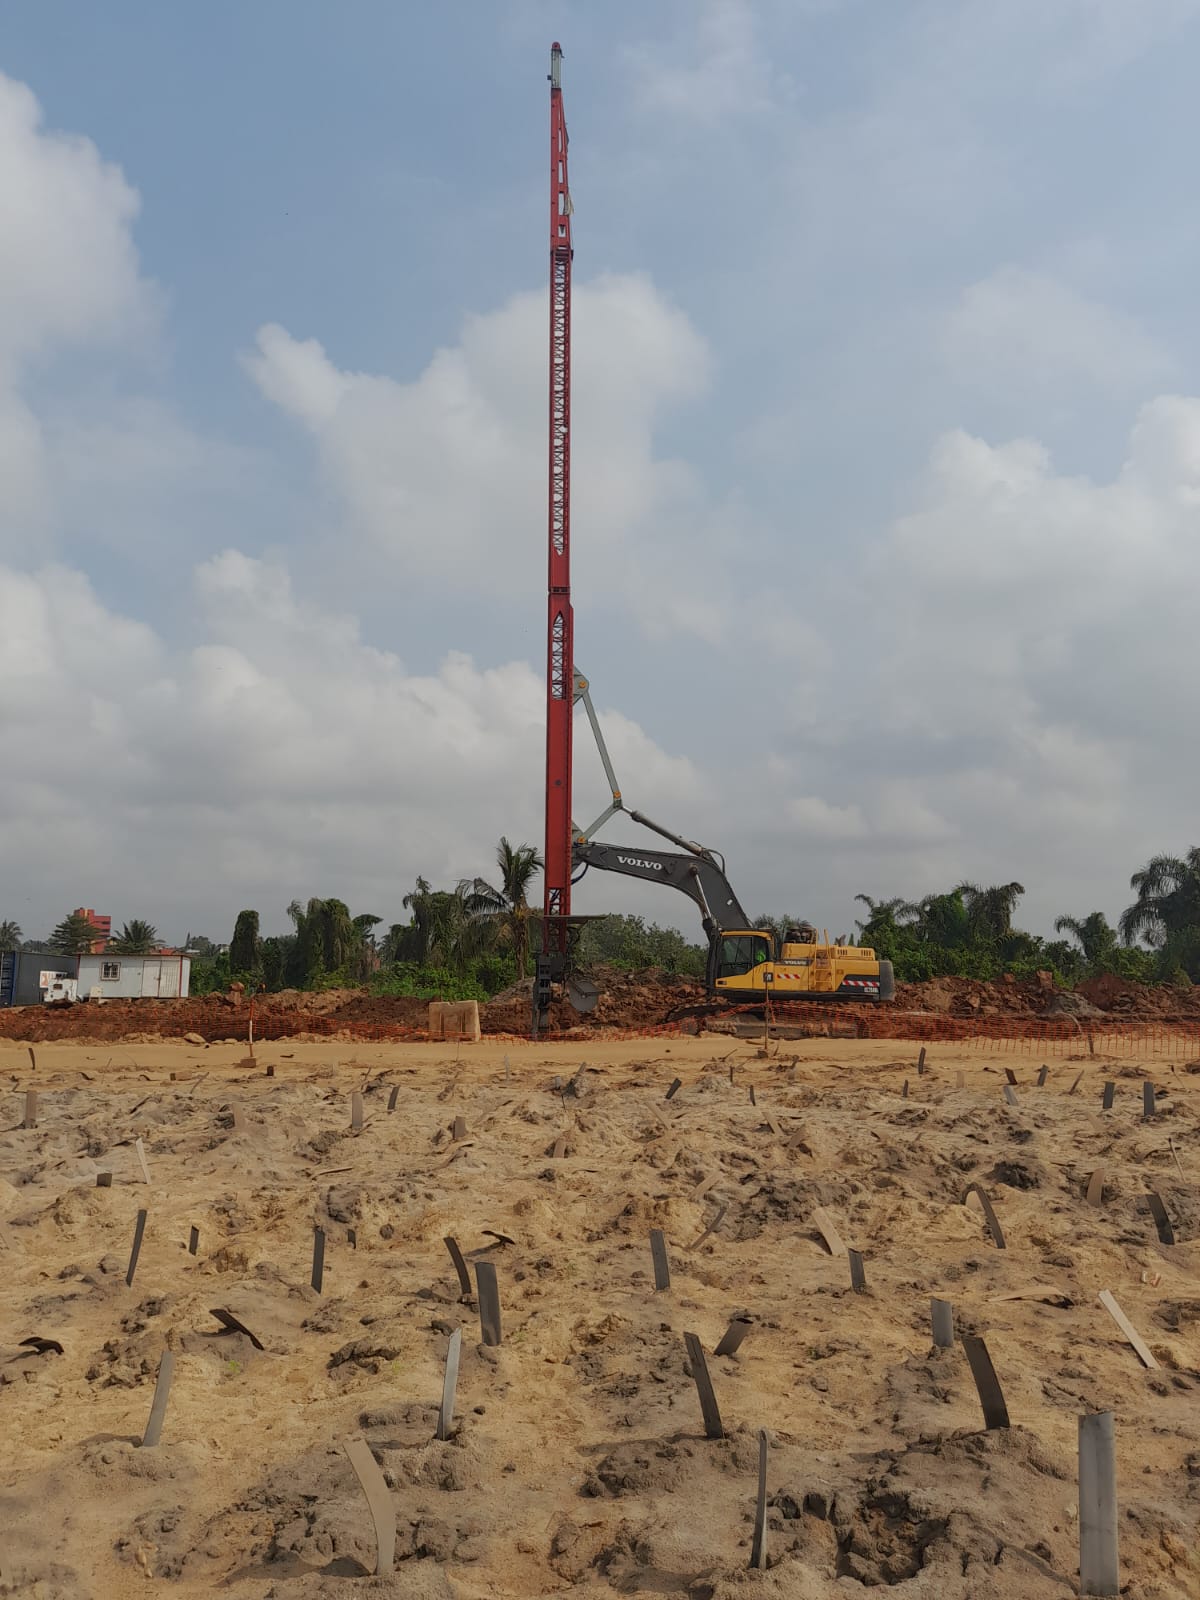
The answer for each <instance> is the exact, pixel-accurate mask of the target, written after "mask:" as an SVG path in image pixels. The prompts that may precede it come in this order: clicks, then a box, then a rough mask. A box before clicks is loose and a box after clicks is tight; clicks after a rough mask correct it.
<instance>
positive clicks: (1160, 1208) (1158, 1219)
mask: <svg viewBox="0 0 1200 1600" xmlns="http://www.w3.org/2000/svg"><path fill="white" fill-rule="evenodd" d="M1146 1200H1147V1203H1148V1204H1149V1206H1150V1215H1151V1216H1152V1217H1153V1218H1154V1226H1155V1228H1156V1229H1157V1230H1158V1242H1159V1244H1174V1243H1175V1229H1174V1228H1173V1227H1172V1226H1171V1219H1170V1217H1169V1216H1168V1215H1167V1208H1166V1206H1165V1205H1163V1203H1162V1196H1161V1195H1160V1194H1158V1193H1157V1191H1156V1190H1154V1189H1151V1190H1150V1191H1149V1193H1148V1194H1147V1195H1146Z"/></svg>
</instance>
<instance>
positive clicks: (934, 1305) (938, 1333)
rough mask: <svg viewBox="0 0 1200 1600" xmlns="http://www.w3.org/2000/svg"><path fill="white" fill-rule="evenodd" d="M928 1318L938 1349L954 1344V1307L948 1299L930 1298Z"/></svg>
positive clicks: (947, 1347)
mask: <svg viewBox="0 0 1200 1600" xmlns="http://www.w3.org/2000/svg"><path fill="white" fill-rule="evenodd" d="M929 1319H930V1321H931V1322H932V1324H933V1342H934V1344H935V1345H937V1347H938V1349H939V1350H949V1349H950V1348H951V1347H952V1346H953V1344H954V1307H953V1306H952V1305H951V1303H950V1301H949V1300H931V1301H930V1302H929Z"/></svg>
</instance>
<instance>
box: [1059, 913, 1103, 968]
mask: <svg viewBox="0 0 1200 1600" xmlns="http://www.w3.org/2000/svg"><path fill="white" fill-rule="evenodd" d="M1054 931H1055V933H1069V934H1070V935H1071V936H1072V938H1074V939H1076V940H1077V941H1078V943H1079V948H1080V949H1081V950H1082V951H1083V959H1084V960H1085V961H1086V962H1087V964H1088V966H1089V967H1091V968H1093V969H1094V968H1096V967H1099V966H1100V965H1101V964H1102V963H1104V962H1106V961H1107V960H1108V959H1109V958H1110V957H1111V955H1112V953H1113V951H1114V950H1115V949H1116V948H1117V936H1116V933H1115V932H1114V931H1113V929H1112V928H1111V927H1110V926H1109V923H1108V918H1107V917H1106V916H1105V915H1104V913H1103V911H1092V912H1089V914H1088V915H1087V916H1086V917H1084V918H1082V919H1080V918H1079V917H1056V918H1055V921H1054Z"/></svg>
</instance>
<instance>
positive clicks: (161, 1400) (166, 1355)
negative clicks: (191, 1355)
mask: <svg viewBox="0 0 1200 1600" xmlns="http://www.w3.org/2000/svg"><path fill="white" fill-rule="evenodd" d="M145 1214H146V1213H145V1212H144V1211H143V1212H142V1215H143V1216H145ZM174 1376H175V1352H174V1351H173V1350H164V1351H163V1353H162V1360H161V1361H160V1362H159V1363H158V1378H157V1379H156V1381H155V1384H154V1403H153V1405H151V1407H150V1420H149V1422H147V1424H146V1431H145V1433H144V1434H143V1435H142V1449H143V1450H150V1449H152V1448H153V1447H154V1446H155V1445H156V1444H157V1443H158V1441H159V1439H160V1438H161V1437H162V1430H163V1419H164V1418H165V1416H166V1414H167V1396H168V1395H169V1394H170V1392H171V1379H172V1378H173V1377H174Z"/></svg>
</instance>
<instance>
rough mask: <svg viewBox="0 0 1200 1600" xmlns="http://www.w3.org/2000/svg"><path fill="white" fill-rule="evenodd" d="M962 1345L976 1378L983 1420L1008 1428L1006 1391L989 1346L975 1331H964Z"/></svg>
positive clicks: (992, 1425)
mask: <svg viewBox="0 0 1200 1600" xmlns="http://www.w3.org/2000/svg"><path fill="white" fill-rule="evenodd" d="M962 1347H963V1350H964V1352H965V1354H966V1357H967V1361H968V1362H969V1363H970V1367H971V1376H972V1377H973V1378H974V1379H975V1389H976V1392H977V1393H978V1395H979V1403H980V1405H981V1406H982V1407H983V1422H984V1426H985V1427H987V1428H1007V1427H1009V1426H1010V1424H1009V1420H1008V1407H1007V1406H1006V1405H1005V1403H1004V1391H1003V1389H1001V1387H1000V1380H999V1378H997V1376H996V1369H995V1367H994V1366H993V1365H992V1358H991V1356H990V1355H989V1354H988V1347H987V1345H986V1344H984V1342H983V1340H982V1339H979V1338H977V1337H976V1336H975V1335H974V1334H973V1333H964V1334H963V1336H962Z"/></svg>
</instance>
